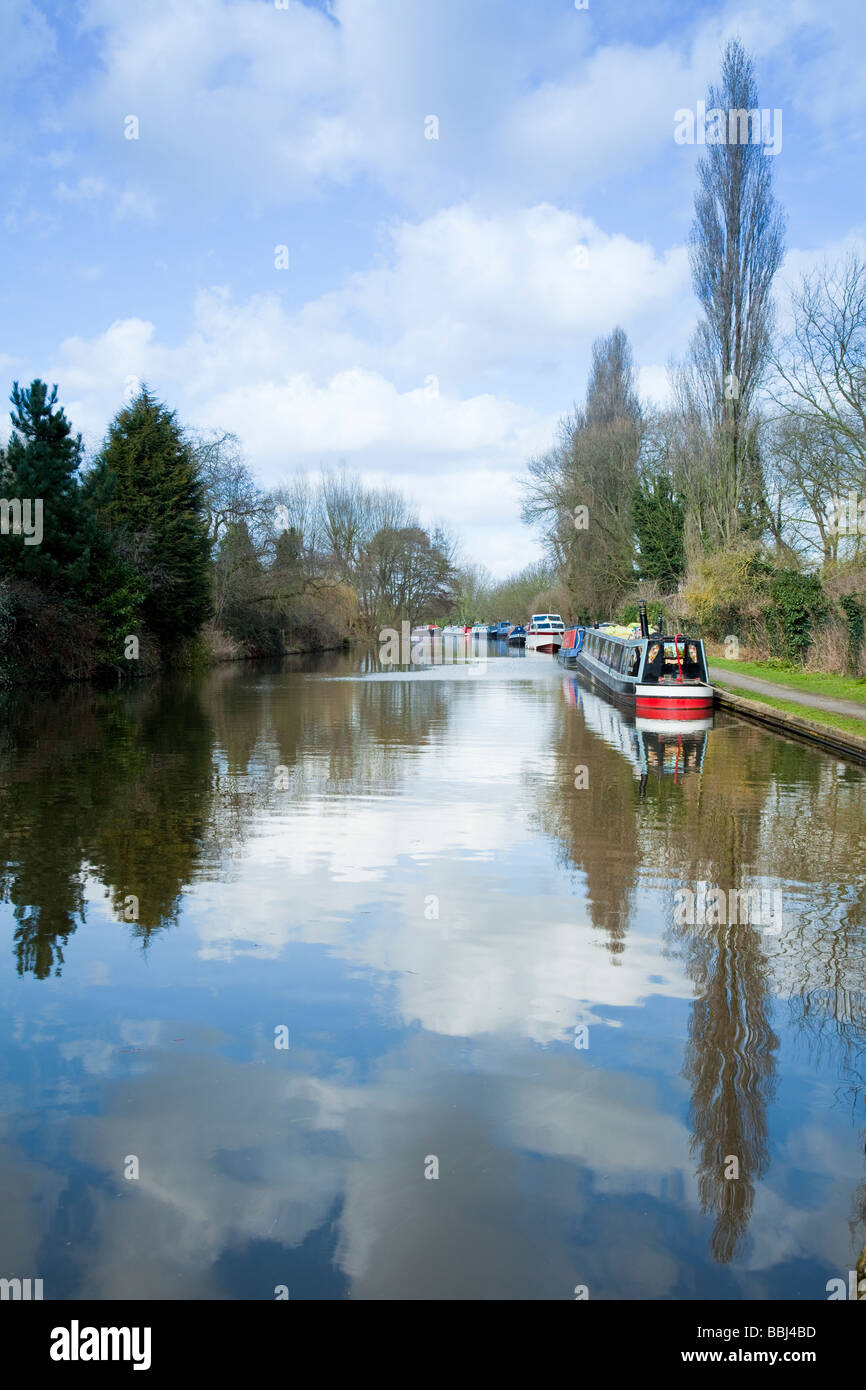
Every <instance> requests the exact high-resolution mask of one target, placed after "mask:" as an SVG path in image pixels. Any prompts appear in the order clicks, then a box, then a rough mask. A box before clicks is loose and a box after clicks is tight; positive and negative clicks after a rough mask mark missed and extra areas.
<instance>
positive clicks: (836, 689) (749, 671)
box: [707, 653, 866, 718]
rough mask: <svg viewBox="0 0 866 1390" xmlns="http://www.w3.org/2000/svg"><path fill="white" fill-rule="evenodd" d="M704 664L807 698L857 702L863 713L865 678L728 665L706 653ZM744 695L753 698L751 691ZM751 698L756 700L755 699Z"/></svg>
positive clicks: (751, 663)
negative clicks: (784, 687)
mask: <svg viewBox="0 0 866 1390" xmlns="http://www.w3.org/2000/svg"><path fill="white" fill-rule="evenodd" d="M707 661H708V662H709V664H710V665H711V666H719V667H721V668H722V669H723V670H726V671H738V672H739V673H740V674H741V675H743V676H755V677H756V678H757V679H758V680H763V681H772V682H773V684H774V685H789V686H790V687H791V689H792V690H805V691H808V693H809V694H810V695H827V696H829V697H830V698H831V699H836V700H859V702H860V704H862V705H863V706H864V709H866V677H863V676H837V675H833V674H830V673H826V672H824V671H801V670H800V668H799V667H798V666H787V665H785V666H772V665H770V664H769V663H767V662H765V661H729V660H728V659H727V657H723V656H710V655H709V653H707ZM737 693H739V692H737ZM744 693H745V692H744ZM748 693H749V695H753V694H754V692H753V691H749V692H748ZM755 698H756V699H757V696H755ZM818 712H819V711H816V713H818ZM834 717H835V716H834ZM840 717H842V718H844V716H840ZM864 717H866V715H864Z"/></svg>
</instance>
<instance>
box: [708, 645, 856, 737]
mask: <svg viewBox="0 0 866 1390" xmlns="http://www.w3.org/2000/svg"><path fill="white" fill-rule="evenodd" d="M730 664H731V665H734V666H738V665H741V664H742V663H740V662H731V663H730ZM713 685H714V686H715V687H716V688H717V689H718V690H725V691H727V693H728V694H729V695H736V696H737V697H738V698H739V699H741V700H748V701H754V702H756V703H757V704H760V705H770V706H772V708H773V709H778V710H783V711H784V713H785V714H796V715H798V716H799V718H800V719H808V720H809V721H810V722H811V723H812V724H823V725H826V727H827V728H829V729H839V730H841V731H842V732H843V733H846V734H856V735H857V736H858V737H859V738H866V719H851V718H849V716H848V715H847V714H830V713H827V712H825V711H824V710H822V709H815V707H814V706H813V705H798V704H797V702H796V700H777V699H775V698H774V696H772V695H758V694H756V692H755V691H754V690H741V689H740V688H739V686H733V685H728V684H727V682H726V681H719V680H716V681H713ZM827 693H828V692H827Z"/></svg>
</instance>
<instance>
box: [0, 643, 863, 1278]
mask: <svg viewBox="0 0 866 1390" xmlns="http://www.w3.org/2000/svg"><path fill="white" fill-rule="evenodd" d="M5 699H6V702H5V705H4V708H3V718H2V732H0V837H2V839H0V868H2V884H3V891H2V898H3V901H2V906H0V914H2V920H0V1008H2V1017H0V1028H2V1078H0V1266H2V1268H0V1275H2V1276H3V1277H7V1278H11V1277H19V1278H41V1279H42V1280H43V1288H44V1297H45V1298H46V1299H48V1298H57V1299H74V1298H97V1299H111V1298H120V1299H130V1298H146V1299H166V1298H167V1299H193V1298H203V1299H273V1298H275V1297H277V1296H283V1297H285V1296H288V1297H289V1298H290V1299H295V1300H297V1299H338V1298H361V1299H401V1298H418V1299H439V1298H443V1299H444V1298H458V1299H516V1298H539V1299H574V1298H575V1297H582V1296H586V1295H588V1297H589V1298H591V1299H636V1298H646V1299H707V1300H713V1299H765V1298H786V1299H795V1300H796V1299H826V1298H827V1297H828V1293H827V1284H828V1281H829V1280H832V1279H842V1280H844V1281H845V1283H846V1286H847V1283H848V1278H849V1271H850V1270H852V1269H853V1268H854V1263H855V1260H856V1256H857V1253H858V1251H859V1250H860V1248H861V1247H862V1245H863V1242H864V1240H866V1157H864V1137H866V1136H864V1124H866V1104H864V1098H866V1084H864V1081H866V1078H864V1046H863V1044H864V1012H863V995H864V979H866V852H864V851H866V777H864V771H863V770H860V769H858V768H857V767H855V766H853V765H850V764H847V763H845V762H842V761H840V760H838V759H836V758H834V757H832V756H829V755H827V754H825V753H822V752H819V751H817V750H814V749H812V748H810V747H808V746H805V745H803V744H799V743H796V742H791V741H787V740H784V739H782V738H780V737H777V736H776V735H774V734H771V733H767V732H764V731H763V730H762V729H760V728H759V727H757V726H756V725H753V724H749V723H747V722H742V721H739V720H738V719H736V718H735V717H734V716H732V715H726V714H717V715H716V716H715V720H714V721H713V724H712V727H711V728H709V729H700V728H699V729H697V730H693V731H691V732H687V733H685V734H680V735H677V734H674V733H662V734H659V733H653V732H652V731H650V730H648V729H641V728H639V727H638V726H637V725H636V724H635V721H634V720H633V719H629V718H627V717H626V716H624V715H622V714H620V713H619V712H618V711H617V710H616V709H614V708H613V707H612V706H611V705H610V704H608V703H607V702H606V701H605V700H604V699H602V698H600V697H599V696H597V695H593V694H592V693H591V692H589V691H586V690H582V689H581V688H580V686H579V684H578V683H577V682H576V681H575V680H574V678H572V677H568V676H566V675H565V673H563V672H562V670H561V669H560V668H559V667H558V666H557V664H556V663H555V662H554V661H552V660H551V659H550V658H546V657H543V656H533V655H529V656H523V655H522V654H520V655H517V656H506V655H501V656H492V657H491V658H490V659H488V660H480V661H468V662H466V661H464V662H457V663H456V664H454V665H444V664H443V665H441V666H437V665H433V666H429V667H415V668H413V669H411V670H403V669H384V670H383V669H379V668H378V661H377V659H376V658H375V657H373V656H367V655H364V654H355V653H353V654H339V655H333V656H327V657H321V658H318V659H309V660H301V659H296V660H293V661H287V662H285V663H283V665H282V666H257V665H256V666H254V665H238V666H228V667H221V668H219V669H217V670H214V671H211V672H209V673H206V674H205V675H203V676H201V677H196V678H192V677H190V678H184V679H181V680H176V681H165V682H162V683H152V684H145V683H142V684H141V685H140V686H139V687H137V688H135V689H133V690H121V691H118V692H112V693H107V694H106V693H94V692H92V691H80V690H76V691H71V692H66V693H64V694H62V695H60V696H57V697H52V698H45V699H37V698H29V697H22V696H20V695H13V696H7V697H5ZM731 889H735V890H736V892H737V893H738V894H740V895H741V896H740V901H739V915H738V919H737V920H736V921H732V920H730V918H731V917H732V916H734V915H736V914H733V913H732V912H731V911H730V910H729V907H724V906H723V908H722V909H719V903H720V902H721V903H722V904H723V905H724V904H725V903H726V902H727V901H728V898H727V897H726V896H725V895H728V896H729V895H730V890H731ZM743 890H748V891H746V893H745V897H743ZM756 890H757V891H758V896H757V897H755V896H754V895H755V891H756ZM761 890H763V894H764V896H763V898H762V897H761ZM687 892H691V893H692V894H693V899H692V901H693V902H694V901H695V900H696V901H697V902H698V904H699V907H698V911H697V912H696V913H693V914H692V915H693V916H694V917H695V918H696V920H695V921H693V922H692V921H689V920H683V918H684V910H683V903H684V902H686V903H688V901H689V900H688V898H687V896H684V894H687ZM713 894H715V898H713ZM720 895H721V896H720ZM750 895H751V896H750ZM744 902H745V903H746V907H747V909H748V905H749V904H750V903H751V904H760V903H761V902H763V903H764V904H765V905H766V904H772V905H773V911H771V912H770V913H769V915H767V914H764V916H762V915H761V913H760V912H759V909H758V907H757V906H755V907H754V910H753V912H752V917H751V918H749V910H751V909H748V910H747V911H746V912H745V916H746V918H747V920H745V921H743V920H741V919H742V917H743V915H744V914H743V903H744ZM712 903H715V907H713V906H712ZM701 904H703V911H701V906H700V905H701ZM708 905H709V906H708ZM776 907H779V908H780V912H781V915H779V913H777V912H776V911H775V908H776ZM687 915H688V911H687V909H686V916H687ZM702 916H703V917H706V918H707V920H706V921H702V920H700V919H701V917H702ZM716 919H719V920H716Z"/></svg>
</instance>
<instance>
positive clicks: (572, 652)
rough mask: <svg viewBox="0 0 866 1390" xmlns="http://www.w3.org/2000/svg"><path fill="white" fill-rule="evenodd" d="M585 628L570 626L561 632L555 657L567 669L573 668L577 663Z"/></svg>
mask: <svg viewBox="0 0 866 1390" xmlns="http://www.w3.org/2000/svg"><path fill="white" fill-rule="evenodd" d="M585 631H586V629H585V628H582V627H570V628H567V629H566V631H565V632H564V633H563V634H562V646H561V647H560V649H559V651H558V652H557V653H556V659H557V661H559V662H560V663H561V664H562V665H563V666H567V667H568V668H569V670H574V668H575V666H576V665H577V657H578V653H579V651H580V648H581V645H582V643H583V635H584V633H585Z"/></svg>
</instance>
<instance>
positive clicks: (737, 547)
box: [523, 40, 866, 671]
mask: <svg viewBox="0 0 866 1390" xmlns="http://www.w3.org/2000/svg"><path fill="white" fill-rule="evenodd" d="M707 104H708V107H709V106H712V107H716V108H719V109H722V110H746V111H749V110H755V109H757V108H759V100H758V90H757V83H756V78H755V69H754V63H753V60H752V59H751V57H750V56H749V54H748V53H747V52H746V51H745V49H744V48H743V46H742V44H741V43H740V42H739V41H737V40H732V41H731V42H730V43H729V44H728V45H727V47H726V49H725V52H724V56H723V61H722V70H721V82H720V85H719V86H718V87H711V88H710V90H709V94H708V97H707ZM784 250H785V218H784V214H783V212H782V209H781V207H780V205H779V203H778V200H777V199H776V197H775V194H774V191H773V161H772V159H769V158H767V156H766V154H765V151H764V148H763V147H762V146H761V145H760V144H757V143H716V144H710V143H709V142H708V144H707V146H706V149H705V152H704V153H703V155H702V157H701V159H700V160H699V163H698V187H697V191H696V194H695V202H694V219H693V224H692V228H691V233H690V241H689V252H690V264H691V273H692V283H693V287H694V291H695V294H696V297H697V300H698V303H699V305H700V318H699V322H698V325H697V328H696V330H695V332H694V334H693V336H692V339H691V341H690V343H689V344H688V348H687V351H686V353H685V356H684V357H683V359H682V360H681V361H678V362H674V363H671V365H670V369H669V375H670V386H671V390H670V403H669V404H668V405H667V407H665V408H664V409H659V408H653V407H652V406H650V405H648V404H647V403H645V402H642V401H641V400H640V399H639V397H638V393H637V390H636V370H635V364H634V359H633V354H632V350H631V346H630V344H629V341H628V338H627V335H626V333H625V332H624V331H623V329H622V328H621V327H619V326H617V327H614V328H613V329H612V331H611V332H610V334H609V335H607V336H603V337H601V338H599V339H598V340H597V341H596V342H595V344H594V346H593V352H592V364H591V368H590V372H589V377H588V381H587V386H586V393H585V399H584V403H583V404H582V405H581V406H579V407H577V408H576V409H575V410H574V411H573V412H572V413H571V414H569V415H567V416H565V417H564V418H563V419H562V421H561V423H560V427H559V433H558V437H557V439H556V441H555V442H554V444H553V446H552V447H551V448H550V449H549V450H548V451H547V452H546V453H544V454H543V455H541V456H540V457H537V458H534V459H532V460H530V462H529V464H528V474H527V478H526V480H525V495H524V507H523V516H524V520H525V521H526V522H528V523H529V524H531V525H533V526H536V527H539V528H540V530H541V533H542V535H543V539H544V543H545V547H546V552H547V557H548V560H549V562H550V564H551V566H552V567H553V570H554V572H555V574H556V575H557V576H558V578H559V581H560V583H561V586H562V590H563V591H564V593H565V595H566V606H567V607H568V609H569V610H570V616H572V617H574V618H586V619H590V620H592V619H598V618H607V617H610V616H613V615H616V614H620V615H623V614H626V613H628V614H630V613H632V612H633V611H634V604H635V601H636V599H637V597H638V596H643V597H647V598H649V599H650V601H651V603H653V601H654V607H655V608H656V609H657V610H658V611H665V612H666V614H667V615H668V616H669V617H670V618H671V619H672V620H676V621H679V622H681V623H685V622H690V623H692V624H694V625H697V626H700V627H701V628H702V629H703V630H704V631H705V633H707V635H709V636H715V637H718V638H722V637H724V636H726V635H728V634H733V635H736V636H738V638H739V640H740V641H741V642H746V643H750V644H751V645H752V646H753V647H754V648H755V649H756V650H758V651H763V652H764V653H769V654H772V655H775V656H777V657H780V658H782V659H788V660H794V659H797V660H799V659H802V658H804V657H805V656H807V654H809V655H810V659H812V660H814V661H816V662H817V663H818V664H830V665H831V666H833V667H837V666H839V665H840V664H845V665H846V666H847V668H848V669H849V670H852V671H860V670H861V668H862V663H863V651H862V647H863V643H862V638H863V620H864V608H866V261H864V259H863V258H862V257H861V256H860V255H858V254H857V253H856V252H853V251H852V252H850V253H849V254H848V255H847V256H845V257H844V258H843V259H841V260H840V261H838V262H836V263H825V264H824V265H822V266H820V267H819V268H817V269H815V270H813V271H812V272H810V273H807V274H805V275H803V276H801V278H800V281H799V283H798V284H796V285H795V286H794V287H793V288H790V289H789V290H788V293H787V296H785V295H782V294H779V293H777V292H776V290H775V282H776V277H777V273H778V271H779V269H780V266H781V264H782V260H783V256H784Z"/></svg>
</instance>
